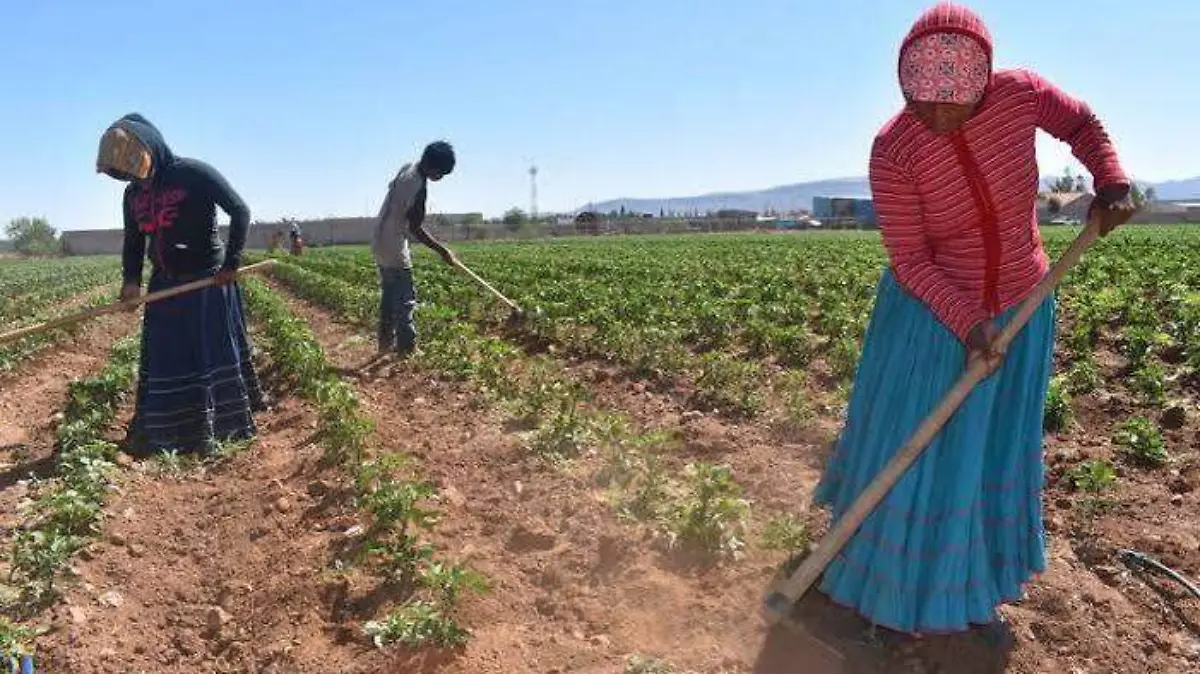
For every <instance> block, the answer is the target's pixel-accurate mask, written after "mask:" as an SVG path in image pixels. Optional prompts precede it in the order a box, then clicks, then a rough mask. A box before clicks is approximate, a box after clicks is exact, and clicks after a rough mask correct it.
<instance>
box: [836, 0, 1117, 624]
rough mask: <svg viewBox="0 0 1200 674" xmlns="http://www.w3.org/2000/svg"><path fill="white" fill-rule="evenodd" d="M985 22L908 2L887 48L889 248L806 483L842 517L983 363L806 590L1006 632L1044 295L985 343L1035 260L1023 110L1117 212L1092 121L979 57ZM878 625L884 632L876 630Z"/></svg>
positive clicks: (1032, 519) (880, 174)
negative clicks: (891, 57)
mask: <svg viewBox="0 0 1200 674" xmlns="http://www.w3.org/2000/svg"><path fill="white" fill-rule="evenodd" d="M992 64H993V56H992V39H991V37H990V35H989V32H988V30H987V28H986V27H985V26H984V23H983V21H982V20H981V19H980V18H979V17H978V16H977V15H976V14H974V13H973V12H972V11H971V10H969V9H967V8H965V7H962V6H960V5H955V4H950V3H941V4H938V5H936V6H934V7H933V8H932V9H930V10H928V11H927V12H926V13H925V14H923V15H922V16H921V17H920V18H919V19H918V20H917V22H916V24H915V25H914V26H913V27H912V29H911V31H910V32H909V33H908V36H907V37H906V38H905V40H904V41H903V43H902V46H901V48H900V54H899V59H898V64H897V65H898V74H899V80H900V89H901V91H902V92H903V95H904V98H905V101H906V105H905V107H904V109H903V110H902V111H901V112H900V113H899V114H897V115H896V116H895V117H893V118H892V119H891V120H890V121H889V122H887V124H885V125H884V126H883V128H882V130H881V131H880V132H879V133H878V135H877V136H876V137H875V141H874V146H873V148H872V152H871V160H870V181H871V190H872V192H873V193H874V199H875V208H876V210H877V212H878V218H879V225H880V229H881V230H882V236H883V244H884V246H885V248H886V250H887V254H888V259H889V262H890V264H889V266H888V267H887V269H886V270H885V271H884V273H883V277H882V279H881V280H880V282H879V285H878V288H877V291H876V296H875V305H874V310H873V312H872V315H871V319H870V322H869V326H868V328H867V332H866V337H865V343H864V345H863V350H862V355H861V358H860V361H859V365H858V372H857V374H856V379H855V382H854V388H853V392H852V394H851V397H850V404H849V410H848V416H847V419H846V422H845V426H844V428H843V430H842V432H841V435H840V437H839V439H838V442H837V443H836V445H835V448H834V453H833V456H832V457H831V459H830V461H829V464H828V466H827V467H826V469H825V473H824V475H823V477H822V480H821V483H820V485H819V486H818V488H817V493H816V500H817V502H819V503H822V504H827V505H830V506H831V509H832V516H833V518H834V519H835V520H836V519H839V518H841V517H842V516H843V515H844V514H845V512H846V510H847V509H848V508H849V506H850V505H851V504H852V503H853V502H854V500H855V498H856V497H858V496H859V495H860V494H861V493H862V492H863V490H864V488H865V487H866V486H867V485H868V484H869V483H870V482H871V480H872V479H873V478H874V477H876V475H877V473H878V472H879V471H880V469H881V468H882V467H883V466H884V465H885V464H886V463H887V461H888V460H889V459H890V458H891V457H892V455H893V454H894V453H895V451H896V450H897V449H898V448H899V447H900V446H901V445H902V444H903V443H904V441H905V440H907V439H908V438H909V437H910V436H911V435H912V434H913V432H914V431H915V430H916V427H917V426H918V425H919V424H920V423H921V422H922V421H923V420H924V419H925V417H926V416H927V415H928V414H929V413H931V412H932V411H933V410H934V408H935V407H936V405H937V404H938V403H939V402H940V401H941V399H942V396H943V395H944V394H946V393H947V392H948V391H949V390H950V389H951V388H952V387H953V386H954V384H955V383H956V382H957V380H958V378H959V377H960V376H961V375H962V374H963V372H964V369H965V368H966V366H967V364H968V362H969V361H970V360H971V359H977V358H978V359H984V362H985V363H987V364H988V365H989V366H991V368H993V369H994V370H993V372H992V374H991V375H990V376H989V377H988V378H987V379H986V380H985V381H984V382H982V383H981V384H980V385H979V386H978V387H977V388H976V390H975V391H974V392H973V393H972V394H971V395H970V396H969V397H968V398H967V400H966V401H965V402H964V403H963V405H962V406H961V407H960V408H959V410H958V412H957V413H956V414H955V415H954V416H953V417H952V418H951V419H950V421H949V422H948V423H947V424H946V425H945V426H944V427H943V429H942V431H941V433H940V434H939V435H938V436H937V437H936V438H935V439H934V441H933V442H932V443H931V444H930V445H929V447H928V449H927V450H926V451H925V453H924V455H923V456H922V457H921V458H920V459H919V460H918V461H917V462H916V463H915V464H914V465H913V466H912V467H911V468H910V469H909V471H908V472H907V473H906V474H905V475H904V477H903V478H902V479H901V480H900V481H899V482H898V483H897V484H896V486H895V488H894V489H892V490H891V492H890V493H889V494H888V495H887V497H886V498H885V499H884V501H883V502H882V503H881V504H880V506H879V508H878V509H877V510H876V511H875V512H874V513H873V514H872V515H871V516H870V517H868V518H867V520H866V521H865V522H864V524H863V525H862V527H861V528H860V529H859V530H858V532H857V533H856V534H855V536H854V537H853V538H852V539H851V541H850V542H849V544H848V545H847V546H846V548H845V549H844V551H843V552H842V553H841V554H840V555H838V557H837V558H836V559H835V560H834V561H833V562H832V563H831V564H830V565H829V567H828V569H827V570H826V571H825V573H824V576H823V578H822V579H821V582H820V586H819V587H820V590H821V591H822V592H823V593H824V594H826V595H827V596H828V597H829V598H830V599H831V600H832V601H834V602H836V603H838V604H841V605H844V606H847V607H850V608H853V609H854V610H856V611H857V612H858V613H859V614H861V615H862V616H864V617H865V618H867V619H868V620H869V621H870V622H871V623H872V625H878V626H881V627H884V628H889V629H890V630H894V631H898V632H902V633H908V634H910V635H911V634H917V635H919V634H921V633H943V632H959V631H966V630H969V629H972V628H973V627H974V628H975V629H979V630H980V631H981V632H982V635H983V636H985V637H987V638H989V639H993V640H999V641H998V642H994V643H998V645H999V644H1003V643H1004V642H1006V641H1007V640H1008V638H1009V637H1010V636H1011V635H1010V633H1009V631H1008V630H1007V628H1006V626H1005V625H1004V623H1003V621H1002V619H1001V618H1000V616H999V614H998V612H997V611H996V608H997V606H998V605H1000V604H1001V603H1004V602H1008V601H1013V600H1015V599H1017V598H1019V597H1020V596H1021V592H1022V586H1023V584H1024V583H1025V582H1027V581H1028V580H1030V579H1031V578H1032V577H1033V576H1035V575H1036V574H1038V573H1040V572H1042V571H1043V570H1045V568H1046V557H1045V554H1044V549H1043V547H1044V537H1045V535H1044V530H1043V527H1042V510H1041V489H1042V482H1043V468H1042V409H1043V402H1044V400H1045V398H1046V390H1047V386H1048V380H1049V377H1050V374H1051V369H1052V366H1053V359H1052V355H1053V343H1054V320H1055V300H1054V298H1053V297H1051V298H1049V299H1047V300H1046V301H1045V303H1044V304H1042V305H1041V306H1040V308H1038V309H1037V311H1036V312H1035V313H1034V315H1033V317H1032V319H1031V320H1030V321H1029V323H1028V324H1027V325H1026V326H1025V328H1024V329H1023V330H1022V332H1021V333H1020V334H1019V335H1018V336H1017V338H1016V340H1015V341H1013V342H1012V344H1011V345H1010V346H1009V347H1008V349H1007V354H1001V353H997V352H996V351H995V350H994V348H993V343H994V340H995V339H996V337H997V336H998V333H999V330H1000V329H1001V328H1002V327H1003V326H1004V325H1005V324H1007V323H1008V321H1009V320H1011V318H1012V317H1013V315H1014V314H1015V312H1016V308H1017V306H1018V304H1019V303H1020V302H1021V301H1022V300H1024V299H1025V298H1026V297H1027V296H1028V295H1029V294H1030V292H1031V291H1032V290H1033V289H1034V287H1035V286H1036V285H1037V283H1038V282H1039V281H1040V280H1041V279H1042V278H1043V276H1044V275H1045V274H1046V272H1047V271H1048V269H1049V261H1048V258H1047V255H1046V252H1045V251H1044V250H1043V247H1042V243H1041V239H1040V237H1039V234H1038V222H1037V217H1036V199H1037V192H1038V180H1039V178H1038V167H1037V163H1036V158H1035V152H1034V139H1035V132H1036V130H1037V129H1043V130H1045V131H1047V132H1048V133H1050V134H1051V135H1052V136H1054V137H1056V138H1058V139H1059V140H1062V141H1064V142H1066V143H1067V144H1069V145H1070V146H1071V149H1072V151H1073V152H1074V155H1075V156H1076V157H1077V158H1079V160H1080V161H1081V162H1082V163H1083V164H1084V165H1085V166H1086V167H1087V169H1088V170H1089V171H1090V172H1091V174H1092V175H1093V176H1094V177H1095V189H1096V196H1095V198H1094V199H1093V200H1092V202H1091V205H1090V213H1089V217H1093V218H1096V219H1098V220H1099V222H1100V223H1101V231H1102V233H1103V234H1105V235H1107V234H1108V232H1109V231H1111V230H1112V229H1113V228H1114V227H1116V226H1118V225H1120V224H1123V223H1125V222H1126V221H1128V219H1129V218H1130V216H1131V215H1132V213H1133V207H1132V206H1131V205H1130V203H1129V201H1128V199H1127V197H1128V193H1129V189H1130V182H1129V178H1128V177H1126V174H1125V172H1124V171H1123V170H1122V168H1121V164H1120V162H1119V161H1118V159H1117V152H1116V149H1115V148H1114V146H1113V143H1112V141H1110V140H1109V137H1108V134H1107V133H1106V132H1105V130H1104V127H1103V126H1102V125H1101V123H1100V120H1099V119H1097V117H1096V115H1095V114H1093V112H1092V111H1091V109H1090V108H1089V107H1088V106H1087V105H1086V104H1085V103H1083V102H1082V101H1080V100H1077V99H1075V98H1073V97H1071V96H1070V95H1068V94H1066V93H1064V92H1063V91H1062V90H1060V89H1059V88H1057V87H1055V86H1054V85H1053V84H1051V83H1050V82H1048V81H1046V80H1045V79H1043V78H1042V77H1040V76H1038V75H1037V74H1035V73H1033V72H1029V71H1027V70H993V65H992ZM884 634H887V633H886V632H885V633H884Z"/></svg>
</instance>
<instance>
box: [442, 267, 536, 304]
mask: <svg viewBox="0 0 1200 674" xmlns="http://www.w3.org/2000/svg"><path fill="white" fill-rule="evenodd" d="M454 266H455V267H458V268H459V269H461V270H462V271H463V272H464V273H465V274H466V275H467V276H470V277H471V278H472V279H474V280H475V282H476V283H478V284H479V285H481V286H483V287H484V288H487V289H488V290H490V291H491V292H492V294H493V295H495V296H496V297H499V298H500V300H501V301H503V302H504V303H505V304H507V305H508V306H509V307H510V308H511V309H512V310H513V311H517V312H519V311H521V307H519V306H517V304H516V302H513V301H512V300H510V299H508V298H507V297H505V296H504V293H501V292H500V291H499V290H496V289H495V288H493V287H492V284H490V283H488V282H487V281H484V280H483V279H481V278H479V276H478V275H477V274H476V273H475V272H473V271H471V270H470V269H468V268H467V265H465V264H463V263H462V262H459V263H457V264H456V265H454Z"/></svg>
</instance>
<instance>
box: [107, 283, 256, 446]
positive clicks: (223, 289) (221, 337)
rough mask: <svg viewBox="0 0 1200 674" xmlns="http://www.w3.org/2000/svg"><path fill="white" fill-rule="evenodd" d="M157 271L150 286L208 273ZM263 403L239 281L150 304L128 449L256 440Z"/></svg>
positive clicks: (153, 289) (157, 288)
mask: <svg viewBox="0 0 1200 674" xmlns="http://www.w3.org/2000/svg"><path fill="white" fill-rule="evenodd" d="M203 277H204V275H200V276H194V277H190V278H187V279H169V278H167V277H164V276H161V275H158V274H156V275H154V276H153V277H151V279H150V286H149V291H150V292H157V291H160V290H166V289H168V288H172V287H174V286H177V285H182V284H183V283H185V282H188V281H193V280H196V279H197V278H203ZM262 408H263V399H262V391H261V389H260V387H259V382H258V376H257V374H256V373H255V370H254V364H253V363H252V362H251V350H250V340H249V337H248V336H247V334H246V323H245V320H244V313H243V309H242V296H241V290H240V289H239V288H238V287H237V285H236V284H234V285H229V286H211V287H208V288H203V289H201V290H196V291H193V292H189V293H184V294H182V295H178V296H176V297H172V298H169V299H166V300H160V301H158V302H152V303H150V304H147V305H145V316H144V319H143V323H142V352H141V361H140V365H139V370H138V385H137V407H136V410H135V412H134V417H133V420H132V421H131V422H130V425H129V431H128V436H127V438H126V451H128V452H129V453H131V454H135V455H141V456H145V455H147V454H153V453H157V452H162V451H176V452H179V453H188V452H201V453H211V452H213V451H214V450H216V449H217V448H218V447H219V446H220V444H221V443H222V442H228V441H240V440H248V439H250V438H253V437H254V435H255V433H256V430H257V429H256V428H255V424H254V416H253V413H254V412H255V411H259V410H261V409H262Z"/></svg>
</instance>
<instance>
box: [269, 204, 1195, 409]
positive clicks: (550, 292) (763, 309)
mask: <svg viewBox="0 0 1200 674" xmlns="http://www.w3.org/2000/svg"><path fill="white" fill-rule="evenodd" d="M1075 233H1076V232H1075V231H1073V230H1067V229H1057V230H1048V231H1047V232H1046V233H1045V237H1046V246H1047V248H1048V250H1049V252H1050V254H1051V256H1056V255H1057V254H1058V253H1060V252H1061V251H1062V250H1063V249H1064V248H1065V247H1066V246H1067V245H1069V243H1070V241H1071V240H1072V238H1073V236H1074V234H1075ZM460 250H461V256H462V258H463V259H464V261H465V262H466V263H467V264H468V265H469V266H471V267H472V269H475V270H476V271H477V272H478V273H480V274H481V275H482V276H484V277H485V278H487V279H488V280H489V281H491V282H492V283H493V284H494V285H496V286H497V287H499V288H501V289H502V290H503V291H504V292H505V293H506V294H508V295H509V296H510V297H512V298H513V299H514V300H515V301H517V302H518V303H519V304H521V305H522V306H526V307H537V308H538V309H539V313H538V316H537V317H536V318H534V319H532V320H529V321H526V322H525V323H524V325H523V326H522V332H523V333H524V334H522V335H520V337H522V338H533V339H537V340H541V341H544V342H549V343H553V344H557V345H560V346H561V347H563V349H565V350H567V351H569V352H572V353H576V354H580V355H583V356H592V357H601V358H606V359H612V360H615V361H618V362H621V363H623V364H625V365H627V366H629V367H630V368H631V370H632V371H633V373H634V374H643V375H649V376H661V377H664V378H667V379H669V380H677V379H678V378H680V377H684V378H687V377H691V378H693V379H703V378H704V377H706V376H707V377H710V378H718V379H721V380H722V381H723V382H725V383H727V388H736V387H738V386H753V385H754V384H755V382H756V381H761V380H762V379H763V378H765V377H767V376H768V374H769V372H770V370H772V369H775V370H778V369H779V368H787V369H792V370H797V371H808V372H813V373H820V374H822V375H825V376H824V378H823V383H824V385H825V386H826V387H827V388H829V389H832V390H838V389H841V390H842V391H843V392H844V387H845V384H846V383H847V382H848V381H849V380H850V379H851V378H852V376H853V373H854V367H855V364H856V361H857V357H858V351H859V348H860V341H861V336H862V334H863V332H864V330H865V327H866V321H867V319H868V317H869V314H870V309H871V305H872V302H873V297H874V288H875V284H876V282H877V281H878V279H879V276H880V273H881V271H882V268H883V265H884V264H885V263H886V255H885V252H884V250H883V248H882V246H881V245H880V243H879V239H878V237H877V236H874V235H871V234H841V233H839V234H830V235H804V236H779V235H732V236H713V237H702V236H692V237H673V238H672V237H661V238H657V237H633V238H619V239H592V240H583V241H581V240H564V241H560V242H551V243H536V244H534V243H529V244H511V245H503V246H495V245H492V246H487V245H477V246H462V247H461V248H460ZM418 259H419V260H420V261H419V262H418V270H417V275H418V279H417V285H418V294H419V296H420V299H421V301H422V306H423V309H422V311H424V312H426V313H428V312H431V311H435V312H451V313H452V314H453V315H454V316H456V317H457V318H459V319H464V320H467V321H470V322H472V323H476V324H479V325H481V326H484V327H485V328H489V327H490V328H494V329H496V330H500V329H501V328H502V327H503V325H504V324H503V320H504V317H505V311H504V307H503V306H501V305H499V304H498V303H497V302H495V301H494V300H493V299H492V298H491V297H489V296H488V295H487V294H485V293H483V292H481V291H480V289H479V288H477V287H476V286H474V285H472V284H471V283H470V282H469V281H468V280H465V279H464V278H463V277H462V276H461V275H459V274H457V273H456V272H455V271H454V270H452V269H450V268H448V267H446V266H445V265H442V264H439V263H436V262H434V258H432V256H429V257H427V258H424V259H421V257H420V256H419V258H418ZM1197 260H1200V229H1198V228H1194V227H1187V226H1179V227H1165V226H1164V227H1139V228H1129V229H1126V230H1123V231H1121V232H1119V233H1118V234H1114V235H1113V236H1111V237H1110V238H1108V239H1106V240H1104V241H1102V242H1101V243H1100V244H1098V246H1097V248H1096V249H1094V250H1093V251H1092V252H1091V253H1090V254H1089V255H1088V256H1087V257H1086V258H1085V260H1084V262H1083V263H1082V264H1081V265H1080V266H1079V267H1078V268H1077V269H1076V270H1075V271H1074V272H1073V273H1072V274H1071V275H1070V276H1069V277H1068V279H1067V281H1066V282H1065V284H1064V286H1063V288H1062V289H1061V292H1060V295H1059V296H1060V307H1061V316H1062V318H1061V322H1060V332H1059V342H1060V357H1061V358H1060V360H1061V363H1060V365H1061V369H1062V372H1061V374H1062V379H1060V380H1058V383H1060V384H1061V383H1063V382H1065V383H1066V385H1067V387H1068V388H1069V390H1070V391H1071V392H1074V393H1086V392H1090V391H1091V390H1094V389H1095V388H1096V387H1097V386H1099V385H1100V384H1101V383H1102V382H1101V368H1100V367H1099V365H1098V363H1097V360H1096V355H1095V354H1096V353H1097V348H1098V347H1100V346H1104V347H1105V348H1106V349H1108V350H1110V351H1111V352H1113V353H1115V354H1116V355H1117V356H1119V357H1121V358H1123V359H1124V360H1125V361H1126V363H1127V365H1126V366H1125V367H1124V373H1125V374H1127V375H1128V377H1127V378H1126V382H1127V383H1128V386H1129V388H1130V389H1132V390H1133V391H1134V392H1135V393H1136V394H1137V395H1138V397H1139V399H1140V400H1141V401H1142V402H1144V403H1145V404H1146V405H1149V406H1161V405H1164V404H1166V403H1167V402H1168V401H1169V400H1170V399H1171V398H1173V397H1176V396H1180V395H1184V394H1185V393H1186V391H1187V390H1188V387H1189V386H1194V383H1195V377H1196V372H1197V371H1198V370H1200V264H1197V262H1196V261H1197ZM289 262H293V263H295V264H298V265H300V266H302V267H304V268H306V269H308V270H310V271H313V272H317V273H320V274H323V275H326V276H328V277H330V278H335V279H338V280H341V281H344V282H348V283H351V284H353V285H357V286H360V287H363V288H372V287H374V286H375V285H376V284H377V279H376V271H375V268H374V266H373V264H372V262H371V258H370V255H369V253H368V252H367V251H366V250H365V249H363V248H353V247H348V248H336V249H326V250H314V251H313V252H312V254H311V255H307V256H305V257H303V258H299V259H293V260H289ZM367 310H368V311H369V307H368V308H367ZM1102 343H1103V344H1102ZM726 393H727V395H725V396H724V398H726V399H727V400H728V402H730V403H731V406H732V407H734V408H738V407H742V408H744V409H743V410H742V411H746V412H751V413H753V412H754V411H755V405H754V401H753V400H750V399H746V398H745V396H741V397H740V398H739V396H736V395H734V392H733V391H726ZM717 397H718V398H721V396H717ZM739 400H740V402H742V403H745V404H743V405H739V404H737V403H738V402H739Z"/></svg>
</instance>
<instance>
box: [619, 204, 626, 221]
mask: <svg viewBox="0 0 1200 674" xmlns="http://www.w3.org/2000/svg"><path fill="white" fill-rule="evenodd" d="M618 217H622V218H623V217H625V206H624V205H622V206H621V211H620V215H619V216H618Z"/></svg>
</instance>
